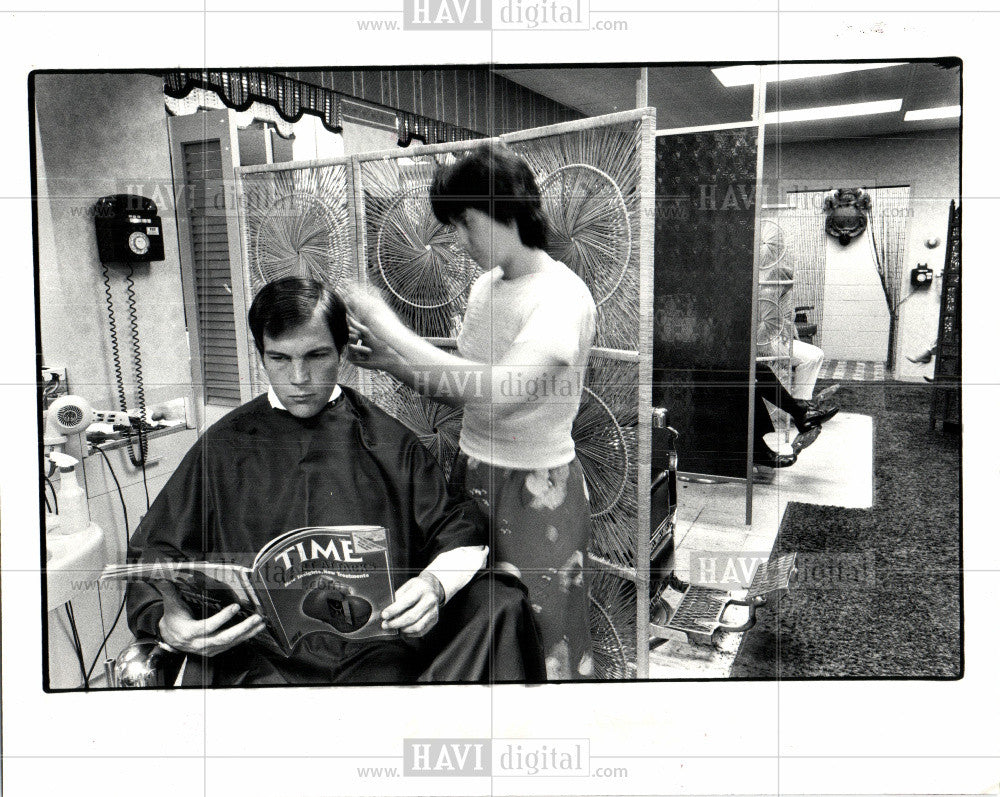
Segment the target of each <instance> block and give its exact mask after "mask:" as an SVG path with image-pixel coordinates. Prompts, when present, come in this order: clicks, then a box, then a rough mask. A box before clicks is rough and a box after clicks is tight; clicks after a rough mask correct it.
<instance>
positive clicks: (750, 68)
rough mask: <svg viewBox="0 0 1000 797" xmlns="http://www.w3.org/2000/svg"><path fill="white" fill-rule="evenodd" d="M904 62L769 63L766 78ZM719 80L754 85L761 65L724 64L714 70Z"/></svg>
mask: <svg viewBox="0 0 1000 797" xmlns="http://www.w3.org/2000/svg"><path fill="white" fill-rule="evenodd" d="M902 63H903V62H901V61H895V62H892V63H865V64H767V65H765V66H764V80H765V81H767V82H768V83H775V82H777V81H781V80H802V79H803V78H811V77H825V76H826V75H840V74H842V73H844V72H860V71H862V70H865V69H884V68H885V67H888V66H901V65H902ZM712 74H713V75H715V76H716V77H717V78H718V79H719V82H720V83H721V84H722V85H723V86H725V87H726V88H732V87H733V86H752V85H753V84H754V83H756V82H757V76H758V75H759V74H760V66H757V65H754V64H748V65H746V66H722V67H717V68H716V69H713V70H712Z"/></svg>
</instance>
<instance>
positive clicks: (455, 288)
mask: <svg viewBox="0 0 1000 797" xmlns="http://www.w3.org/2000/svg"><path fill="white" fill-rule="evenodd" d="M654 129H655V111H654V109H651V108H646V109H638V110H635V111H627V112H624V113H617V114H611V115H608V116H601V117H594V118H590V119H582V120H578V121H573V122H564V123H560V124H556V125H550V126H546V127H540V128H534V129H531V130H525V131H521V132H517V133H510V134H506V135H503V136H500V137H499V138H495V139H479V140H475V141H464V142H456V143H448V144H436V145H429V146H416V147H414V146H411V147H407V148H406V149H396V150H391V151H387V152H377V153H370V154H364V155H356V156H352V157H350V158H341V159H333V160H323V161H310V162H300V163H282V164H274V165H268V166H254V167H245V168H243V169H240V170H238V174H237V193H238V207H239V213H240V224H241V232H242V238H243V251H244V262H245V264H246V269H245V270H246V282H247V292H248V295H253V294H255V293H256V291H257V290H259V289H260V287H261V286H262V285H264V284H265V283H266V282H268V281H270V280H273V279H276V278H278V277H281V276H286V275H289V274H298V275H302V276H313V277H315V278H316V279H319V280H321V281H323V282H324V283H326V284H327V285H329V286H330V287H332V288H336V287H337V285H338V284H340V283H341V282H342V281H345V280H346V281H357V282H362V283H366V284H371V285H375V286H377V287H379V288H380V289H381V291H382V293H383V295H384V296H385V297H386V298H387V300H388V301H389V302H390V304H391V305H392V307H393V308H394V309H395V310H396V312H397V313H398V314H399V315H400V317H401V318H403V320H404V321H406V323H407V324H409V325H410V326H411V327H412V328H413V329H415V330H416V331H417V332H418V333H419V334H420V335H422V336H424V337H425V338H426V339H427V340H429V341H430V342H432V343H434V344H435V345H437V346H440V347H443V348H453V347H454V346H455V345H456V338H457V334H458V330H459V326H460V323H461V319H462V316H463V313H464V310H465V303H466V301H467V299H468V291H469V288H470V286H471V284H472V282H473V281H474V280H475V278H476V276H478V273H479V271H478V267H477V266H476V263H475V262H474V261H473V260H472V259H471V258H470V257H469V256H468V255H467V254H465V253H464V252H463V251H462V250H461V249H460V248H459V246H458V245H457V241H456V238H455V236H454V233H453V232H452V231H451V229H450V228H448V227H445V226H442V225H441V224H439V223H438V222H437V220H436V219H435V218H434V216H433V214H432V213H431V208H430V202H429V200H428V189H429V187H430V184H431V180H432V178H433V174H434V171H435V169H436V168H437V167H438V166H439V165H441V164H447V163H452V162H454V161H455V160H456V159H457V158H459V157H461V156H462V155H463V154H464V153H465V152H468V151H469V150H471V149H472V148H474V147H480V146H483V145H485V144H488V143H490V142H494V143H496V142H500V143H502V144H504V145H506V146H507V147H508V148H510V149H511V150H513V151H514V152H517V153H518V154H519V155H521V156H522V157H523V158H524V159H525V160H526V161H527V162H528V163H529V164H530V166H531V168H532V170H533V171H534V173H535V176H536V178H537V179H538V184H539V188H540V189H541V193H542V202H543V204H544V207H545V209H546V212H547V214H548V216H549V219H550V221H551V222H552V228H553V229H552V235H551V241H550V248H549V251H550V254H551V255H552V256H553V257H555V258H556V259H558V260H562V261H563V262H564V263H566V264H567V265H568V266H570V268H572V269H574V271H576V273H577V274H579V275H580V277H581V278H582V279H583V280H584V281H585V282H586V283H587V285H588V286H589V287H590V290H591V293H592V294H593V296H594V301H595V303H596V304H597V308H598V325H597V337H596V341H595V346H594V348H593V350H592V352H591V358H590V366H589V369H588V375H587V384H586V387H585V389H584V399H583V402H582V404H581V408H580V412H579V415H578V416H577V419H576V422H575V424H574V427H573V436H574V439H575V440H576V447H577V453H578V455H579V458H580V461H581V463H582V465H583V469H584V475H585V478H586V481H587V486H588V489H589V493H590V503H591V518H592V521H593V536H592V542H591V548H590V557H589V558H590V567H592V568H593V576H592V586H591V609H592V611H591V628H592V632H593V634H594V640H595V647H596V652H597V656H596V658H597V661H596V665H597V670H598V674H599V676H601V677H604V678H613V679H617V678H635V677H638V678H644V677H646V676H647V674H648V639H649V629H648V623H649V600H648V592H649V556H650V550H649V546H650V533H649V530H650V507H649V490H650V471H649V462H650V445H651V443H650V425H651V385H652V345H653V344H652V337H653V328H652V294H653V192H654V149H653V135H654ZM252 379H253V381H254V391H255V392H259V391H260V390H262V389H263V386H264V384H265V382H264V380H263V376H262V374H261V373H260V372H259V371H254V373H253V376H252ZM341 381H342V382H347V383H348V384H352V385H354V386H356V387H357V388H358V389H359V390H360V391H361V392H363V393H364V394H366V395H367V396H369V397H370V398H371V399H372V400H373V401H375V402H376V403H377V404H378V405H379V406H381V407H382V408H383V409H385V410H386V411H387V412H389V413H391V414H392V415H393V416H395V417H396V418H397V419H398V420H400V421H401V422H402V423H404V424H406V425H407V426H408V427H409V428H410V429H412V430H413V431H414V432H415V433H416V434H417V435H418V436H419V437H420V439H421V440H422V441H423V443H424V444H425V445H426V446H428V448H430V450H431V451H433V452H434V454H435V455H436V456H437V457H438V459H439V461H440V462H441V465H442V467H443V468H445V470H446V472H447V470H448V469H449V468H450V466H451V463H452V459H453V457H454V455H455V453H456V451H457V448H458V435H459V430H460V428H461V412H460V411H459V410H455V409H452V408H450V407H447V406H444V405H441V404H437V403H435V402H433V401H429V400H427V399H425V398H423V397H421V396H419V395H417V394H416V393H414V392H413V391H411V390H410V389H409V388H407V387H405V386H404V385H402V384H400V383H399V382H397V381H396V380H394V379H392V378H391V377H388V376H386V375H384V374H376V373H373V372H370V371H363V372H362V371H359V370H358V369H355V368H351V367H348V368H345V370H344V371H343V372H342V377H341Z"/></svg>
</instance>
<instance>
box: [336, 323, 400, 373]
mask: <svg viewBox="0 0 1000 797" xmlns="http://www.w3.org/2000/svg"><path fill="white" fill-rule="evenodd" d="M348 325H349V326H350V333H351V337H350V341H349V342H348V344H347V356H348V359H350V361H351V362H352V363H354V364H355V365H357V366H358V367H359V368H370V369H372V370H375V371H388V372H389V373H394V369H395V368H397V367H398V366H400V365H401V363H402V360H401V358H400V356H399V353H398V352H397V351H396V350H395V349H394V348H393V347H392V346H390V345H389V344H388V343H386V342H385V340H384V339H383V338H382V337H380V336H379V335H377V334H376V333H375V332H373V331H372V330H371V328H370V327H368V326H366V325H365V324H362V323H361V322H360V321H357V320H355V319H354V318H353V317H352V318H349V319H348Z"/></svg>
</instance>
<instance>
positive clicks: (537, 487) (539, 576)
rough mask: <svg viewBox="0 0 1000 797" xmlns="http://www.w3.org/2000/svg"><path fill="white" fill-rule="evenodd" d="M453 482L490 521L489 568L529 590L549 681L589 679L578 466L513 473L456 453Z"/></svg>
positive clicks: (586, 519) (586, 516) (584, 506)
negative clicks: (510, 575)
mask: <svg viewBox="0 0 1000 797" xmlns="http://www.w3.org/2000/svg"><path fill="white" fill-rule="evenodd" d="M452 482H453V484H454V485H455V486H456V487H458V488H459V489H461V490H463V491H464V492H465V493H466V494H467V495H469V496H470V497H471V498H474V499H475V500H476V503H477V504H478V505H479V507H480V509H482V510H483V512H485V513H486V515H487V517H488V518H489V520H490V550H491V552H492V557H491V558H492V560H493V562H494V567H495V568H497V569H498V570H508V571H510V572H514V573H515V575H517V576H518V577H519V578H520V579H521V580H522V581H523V582H524V584H525V586H527V588H528V599H529V600H530V602H531V605H532V608H533V609H534V610H535V620H536V621H537V622H538V626H539V628H540V629H541V632H542V641H543V644H544V646H545V669H546V672H547V674H548V678H549V680H574V679H581V678H592V677H593V671H594V660H593V651H592V646H591V640H590V626H589V622H588V615H587V612H588V602H587V587H588V583H587V582H588V577H587V576H588V574H587V571H586V570H585V568H584V562H585V558H586V553H587V543H588V541H589V539H590V506H589V503H588V501H587V493H586V487H585V486H584V481H583V469H582V468H581V467H580V462H579V460H576V459H574V460H573V461H572V462H570V463H569V464H568V465H562V466H560V467H558V468H550V469H546V470H514V469H511V468H500V467H494V466H492V465H488V464H486V463H484V462H480V461H479V460H476V459H473V458H471V457H468V456H466V455H465V454H462V453H460V454H459V455H458V459H457V461H456V463H455V467H454V469H453V471H452Z"/></svg>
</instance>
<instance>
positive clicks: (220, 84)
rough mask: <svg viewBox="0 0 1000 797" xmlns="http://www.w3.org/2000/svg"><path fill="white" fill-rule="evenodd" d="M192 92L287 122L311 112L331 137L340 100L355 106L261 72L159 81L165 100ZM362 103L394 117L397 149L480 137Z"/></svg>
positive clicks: (338, 121)
mask: <svg viewBox="0 0 1000 797" xmlns="http://www.w3.org/2000/svg"><path fill="white" fill-rule="evenodd" d="M196 89H204V90H209V91H213V92H215V93H216V94H218V96H219V97H220V98H221V99H222V101H223V103H225V105H226V106H228V107H229V108H233V109H235V110H236V111H247V110H249V109H250V108H251V107H252V106H253V105H254V104H255V103H266V104H268V105H270V106H272V107H273V108H275V109H276V110H277V112H278V114H279V115H280V117H281V118H282V119H283V120H285V121H286V122H297V121H299V119H301V118H302V114H304V113H311V114H314V115H316V116H318V117H319V118H320V119H321V120H322V122H323V125H324V126H325V127H326V129H327V130H329V131H330V132H332V133H342V132H343V106H344V103H345V101H347V102H351V103H354V104H357V103H358V99H357V98H354V97H351V96H350V95H347V94H342V93H340V92H337V91H333V90H331V89H328V88H323V87H322V86H315V85H312V84H310V83H305V82H302V81H300V80H296V79H295V78H291V77H288V76H286V75H280V74H276V73H274V72H267V71H262V70H253V69H236V70H203V71H184V70H175V71H172V72H168V73H166V74H165V75H164V77H163V91H164V93H165V94H166V95H167V96H168V97H172V98H174V99H182V98H184V97H187V96H188V94H189V93H191V92H192V91H194V90H196ZM364 102H365V104H369V105H372V106H373V107H380V108H382V109H383V110H387V111H390V112H391V113H393V114H394V115H395V119H396V133H397V137H398V141H399V145H400V146H401V147H405V146H408V145H409V144H410V142H411V141H413V140H414V139H419V140H421V141H423V142H424V143H426V144H440V143H444V142H452V141H464V140H468V139H473V138H484V137H485V136H484V134H482V133H479V132H476V131H474V130H469V129H466V128H463V127H459V126H457V125H453V124H449V123H447V122H443V121H440V120H438V119H432V118H430V117H427V116H421V115H419V114H416V113H411V112H409V111H401V110H398V109H394V108H387V107H383V106H379V105H378V104H377V103H370V102H368V101H367V100H366V101H364Z"/></svg>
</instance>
